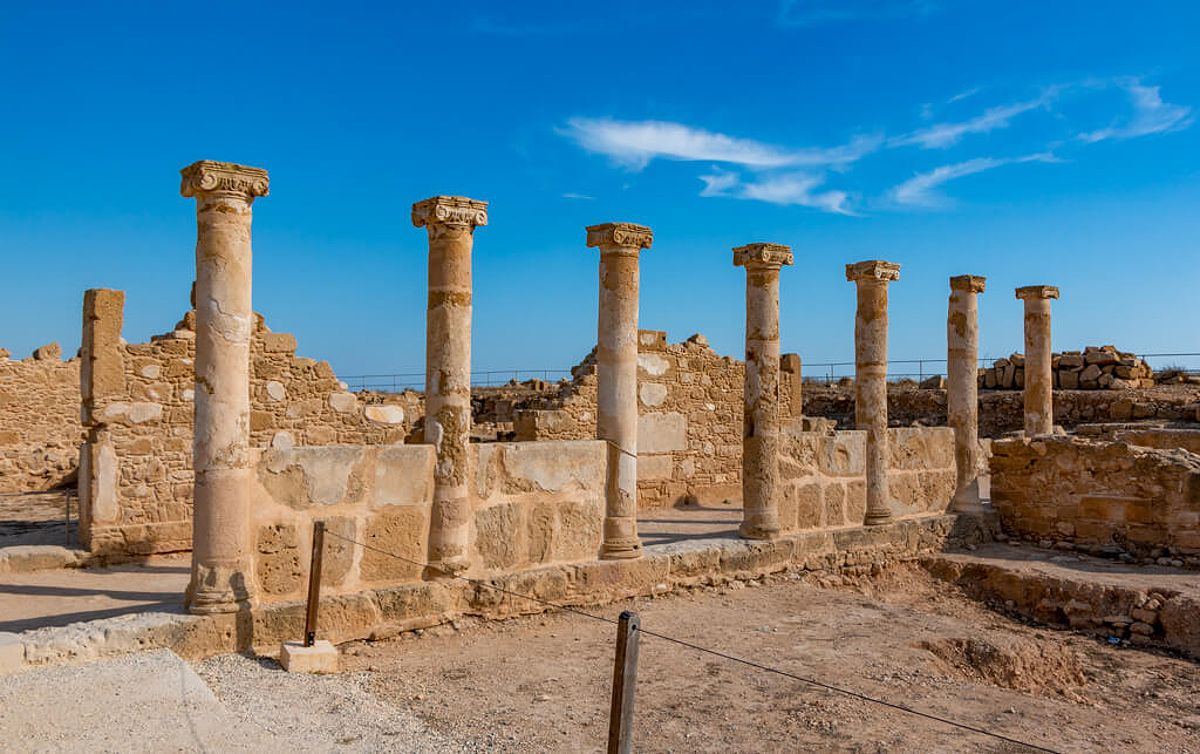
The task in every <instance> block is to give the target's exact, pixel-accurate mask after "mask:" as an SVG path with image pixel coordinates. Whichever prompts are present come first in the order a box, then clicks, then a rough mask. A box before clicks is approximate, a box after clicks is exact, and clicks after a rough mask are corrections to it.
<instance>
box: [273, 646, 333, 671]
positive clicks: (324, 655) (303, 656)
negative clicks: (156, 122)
mask: <svg viewBox="0 0 1200 754" xmlns="http://www.w3.org/2000/svg"><path fill="white" fill-rule="evenodd" d="M279 664H280V665H282V666H283V669H284V670H286V671H288V672H289V673H336V672H338V652H337V647H335V646H333V644H331V643H329V642H328V641H327V640H325V639H318V640H317V641H315V642H313V645H312V646H311V647H306V646H304V643H303V642H299V641H285V642H284V643H283V646H282V647H281V648H280V650H279Z"/></svg>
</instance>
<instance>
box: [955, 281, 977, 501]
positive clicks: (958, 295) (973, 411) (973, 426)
mask: <svg viewBox="0 0 1200 754" xmlns="http://www.w3.org/2000/svg"><path fill="white" fill-rule="evenodd" d="M986 284H987V278H983V277H978V276H976V275H959V276H958V277H952V278H950V307H949V313H948V315H947V317H946V387H947V391H946V415H947V423H948V424H949V425H950V427H951V429H953V430H954V465H955V468H956V470H957V477H956V479H957V481H956V484H955V486H954V501H953V508H954V510H956V511H978V510H980V509H981V507H982V505H981V501H980V497H979V299H978V294H980V293H983V291H984V288H985V286H986Z"/></svg>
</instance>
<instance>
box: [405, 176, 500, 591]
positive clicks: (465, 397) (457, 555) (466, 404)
mask: <svg viewBox="0 0 1200 754" xmlns="http://www.w3.org/2000/svg"><path fill="white" fill-rule="evenodd" d="M487 208H488V205H487V202H480V201H476V200H474V199H467V198H466V197H462V196H434V197H431V198H429V199H426V200H424V201H421V202H417V203H416V204H414V205H413V208H412V222H413V225H415V226H417V227H418V228H420V227H424V228H425V230H426V231H427V232H428V234H429V302H428V306H427V308H426V314H425V442H426V443H428V444H429V445H433V446H434V447H435V448H437V465H436V466H435V467H434V473H433V485H434V486H433V511H432V513H431V521H430V528H429V558H430V562H431V563H432V564H433V565H435V566H437V567H438V569H440V570H439V571H438V572H433V573H431V574H429V575H431V576H438V575H444V574H445V573H446V572H449V573H459V572H461V571H464V570H466V569H467V568H468V567H469V566H470V562H469V556H470V541H469V540H470V533H471V501H470V496H469V494H468V489H469V481H470V461H469V455H468V452H469V450H470V437H471V246H472V242H473V241H474V237H475V228H476V227H477V226H480V225H487V221H488V217H487Z"/></svg>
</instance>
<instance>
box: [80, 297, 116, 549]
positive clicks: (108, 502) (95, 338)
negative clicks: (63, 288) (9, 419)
mask: <svg viewBox="0 0 1200 754" xmlns="http://www.w3.org/2000/svg"><path fill="white" fill-rule="evenodd" d="M124 318H125V292H124V291H115V290H110V289H107V288H91V289H88V290H86V291H84V292H83V333H82V338H81V345H80V363H79V396H80V406H79V408H80V410H79V416H80V420H81V421H82V423H83V429H84V430H85V431H86V432H87V439H86V440H85V441H84V442H83V445H82V447H81V448H80V451H79V484H78V488H79V530H78V532H79V543H80V544H82V545H83V546H84V547H86V548H88V549H89V550H93V551H94V550H95V549H98V547H94V546H96V545H98V544H99V542H98V541H97V538H96V537H94V536H93V535H94V534H95V530H96V528H98V527H100V526H103V525H105V524H114V523H116V522H117V519H118V517H119V516H120V511H119V509H118V508H119V505H118V500H117V480H118V478H119V476H120V472H119V469H118V468H117V467H118V462H117V452H116V450H115V449H114V448H113V444H112V440H111V438H110V436H109V430H108V425H107V423H106V422H105V421H103V420H102V419H101V418H100V417H101V416H102V415H103V412H104V409H105V408H106V407H107V406H108V405H109V404H110V403H112V402H113V401H117V400H121V399H122V398H125V396H126V393H125V362H124V358H123V356H122V354H123V352H124V349H123V348H122V346H121V326H122V324H123V322H124Z"/></svg>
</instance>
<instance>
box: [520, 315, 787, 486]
mask: <svg viewBox="0 0 1200 754" xmlns="http://www.w3.org/2000/svg"><path fill="white" fill-rule="evenodd" d="M788 356H791V355H787V356H785V358H784V359H783V364H782V365H781V375H780V376H781V386H780V413H781V415H782V419H783V420H784V423H787V421H788V420H789V419H791V418H792V417H793V416H794V415H798V413H799V412H798V410H797V411H795V412H794V411H793V408H795V409H798V408H799V405H798V404H799V399H800V371H799V359H798V358H794V357H792V358H788ZM744 370H745V365H744V364H743V363H742V362H741V361H738V360H737V359H734V358H731V357H728V356H721V355H719V354H718V353H717V352H716V351H714V350H712V348H710V347H709V345H708V341H707V339H705V338H704V336H702V335H693V336H692V337H690V338H688V339H687V340H686V341H684V342H682V343H671V344H668V343H667V334H666V333H665V332H662V331H660V330H642V331H640V332H639V333H638V508H639V509H651V508H661V507H666V506H670V505H674V504H676V503H680V502H685V501H687V502H693V503H697V502H698V503H722V502H725V501H729V500H734V501H738V500H741V497H742V467H741V463H742V408H743V398H742V390H743V381H744V376H743V375H744ZM573 371H574V374H575V379H574V380H573V381H572V382H571V383H569V384H568V385H566V386H565V387H564V388H562V389H561V390H560V391H559V393H558V395H556V396H552V397H548V398H545V399H543V400H542V401H540V402H539V403H538V404H537V405H536V406H531V407H530V408H528V409H525V410H518V411H517V412H516V414H515V422H514V424H515V431H516V437H517V439H518V440H548V439H584V438H589V439H590V438H593V437H595V436H596V375H595V367H594V353H593V354H589V356H588V357H587V358H585V359H584V361H583V362H582V363H581V364H579V365H578V366H577V367H575V369H574V370H573Z"/></svg>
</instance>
